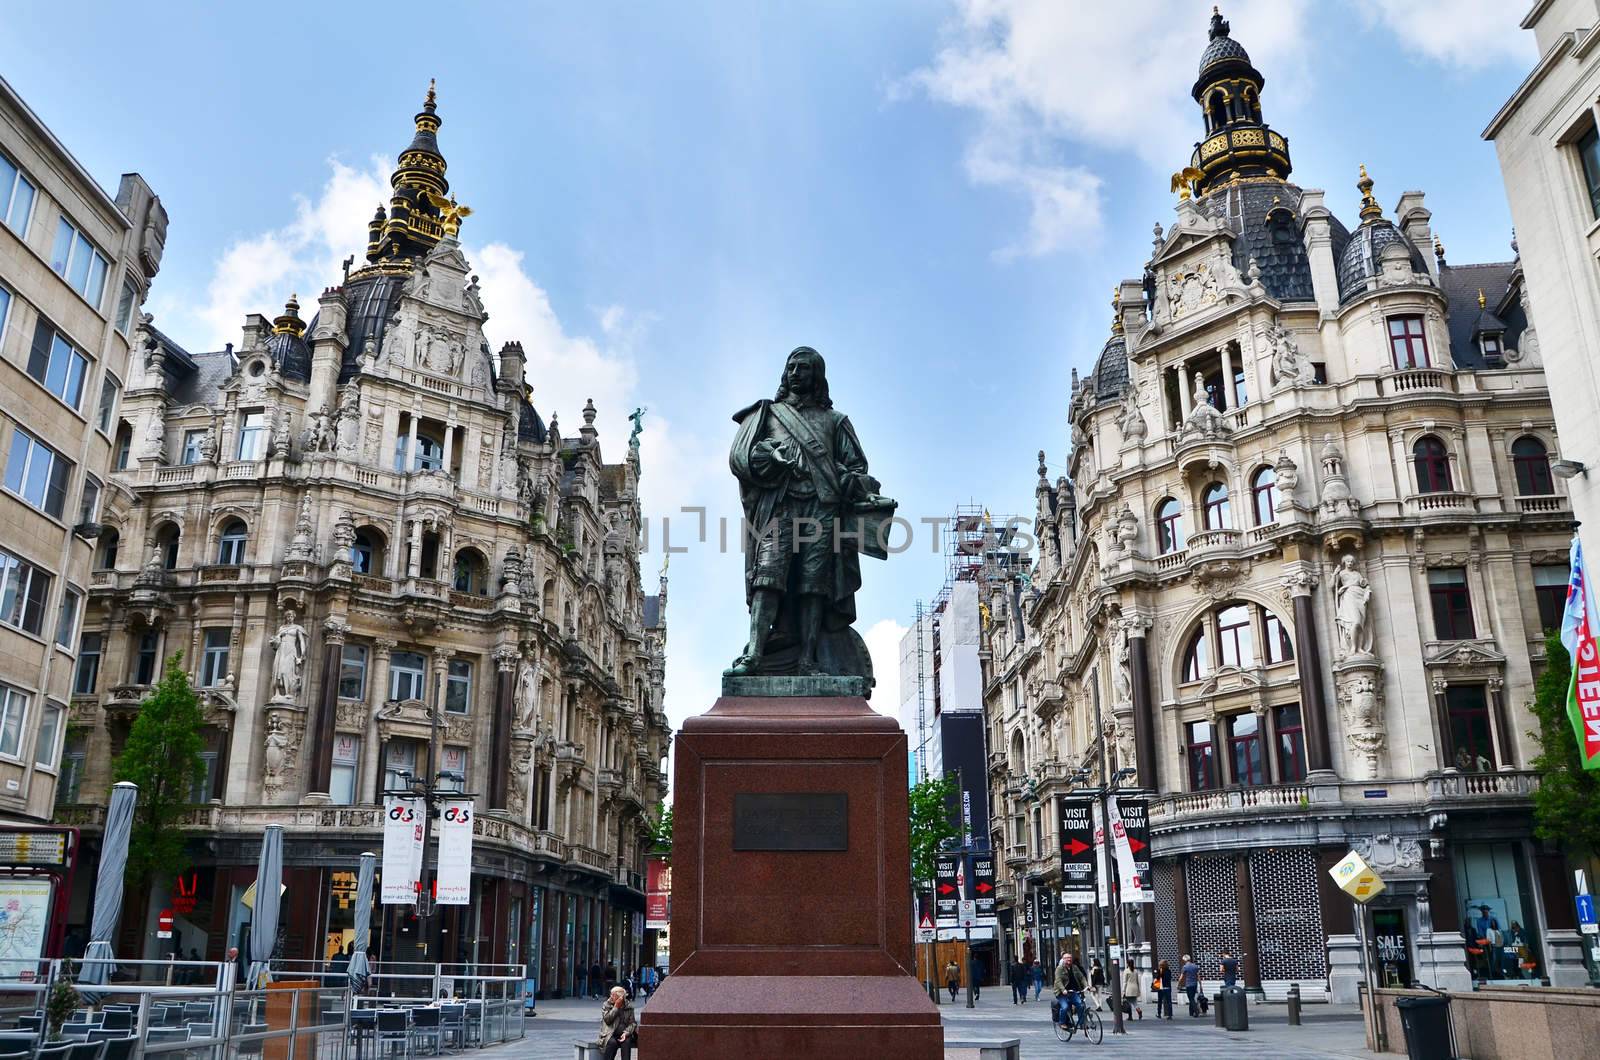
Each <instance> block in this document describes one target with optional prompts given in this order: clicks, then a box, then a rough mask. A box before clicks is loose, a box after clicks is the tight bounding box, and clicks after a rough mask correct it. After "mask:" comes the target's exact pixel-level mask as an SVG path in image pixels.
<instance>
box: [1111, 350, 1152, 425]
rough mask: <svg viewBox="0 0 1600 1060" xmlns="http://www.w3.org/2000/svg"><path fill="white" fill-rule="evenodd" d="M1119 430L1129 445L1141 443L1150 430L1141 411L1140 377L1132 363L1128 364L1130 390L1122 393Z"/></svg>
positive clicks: (1118, 417)
mask: <svg viewBox="0 0 1600 1060" xmlns="http://www.w3.org/2000/svg"><path fill="white" fill-rule="evenodd" d="M1117 430H1119V431H1121V432H1122V440H1123V442H1125V443H1127V444H1129V445H1139V444H1141V443H1142V442H1143V441H1144V439H1145V435H1146V434H1148V433H1149V430H1150V428H1149V427H1148V426H1147V425H1146V424H1145V422H1144V413H1143V412H1140V411H1139V379H1138V376H1137V375H1135V374H1134V369H1133V366H1132V365H1129V366H1128V390H1127V392H1126V393H1125V394H1123V395H1122V411H1121V412H1120V413H1119V414H1118V415H1117Z"/></svg>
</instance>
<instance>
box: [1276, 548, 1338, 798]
mask: <svg viewBox="0 0 1600 1060" xmlns="http://www.w3.org/2000/svg"><path fill="white" fill-rule="evenodd" d="M1283 581H1284V587H1285V588H1286V589H1288V590H1289V592H1290V593H1291V594H1292V595H1293V596H1294V657H1295V666H1296V668H1297V669H1298V670H1299V672H1300V714H1301V719H1302V724H1303V725H1304V727H1305V737H1306V771H1307V772H1308V773H1318V772H1323V773H1331V772H1332V771H1333V755H1332V753H1331V751H1330V750H1329V745H1328V697H1327V695H1326V693H1325V692H1324V691H1323V686H1322V647H1321V645H1320V644H1319V643H1318V641H1317V612H1316V609H1315V608H1314V607H1313V606H1312V603H1311V585H1312V576H1311V572H1310V571H1309V570H1307V569H1306V568H1305V567H1297V568H1296V569H1294V570H1291V571H1290V572H1289V573H1288V574H1286V575H1284V579H1283Z"/></svg>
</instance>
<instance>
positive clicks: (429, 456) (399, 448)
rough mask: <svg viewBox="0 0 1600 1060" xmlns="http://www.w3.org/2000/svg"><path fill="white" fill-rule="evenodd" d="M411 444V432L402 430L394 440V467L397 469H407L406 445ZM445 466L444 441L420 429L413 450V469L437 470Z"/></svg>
mask: <svg viewBox="0 0 1600 1060" xmlns="http://www.w3.org/2000/svg"><path fill="white" fill-rule="evenodd" d="M410 444H411V437H410V435H409V434H406V433H404V432H402V433H401V434H400V435H399V436H398V437H397V438H395V440H394V467H395V470H396V471H405V470H407V468H406V446H408V445H410ZM443 466H444V442H443V441H441V440H440V439H438V438H435V437H434V436H433V435H431V434H426V433H424V432H423V431H421V430H419V431H418V432H417V447H416V448H415V449H414V450H412V452H411V467H410V469H409V470H412V471H437V470H438V469H439V468H441V467H443Z"/></svg>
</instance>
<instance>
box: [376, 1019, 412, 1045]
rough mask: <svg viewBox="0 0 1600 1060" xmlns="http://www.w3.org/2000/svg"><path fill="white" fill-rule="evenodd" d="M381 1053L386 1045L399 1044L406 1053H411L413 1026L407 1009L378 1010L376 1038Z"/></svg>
mask: <svg viewBox="0 0 1600 1060" xmlns="http://www.w3.org/2000/svg"><path fill="white" fill-rule="evenodd" d="M375 1044H376V1046H377V1049H378V1052H379V1054H380V1055H382V1053H383V1048H384V1046H386V1045H389V1046H394V1045H398V1046H399V1047H400V1049H401V1051H402V1052H403V1053H404V1054H405V1055H406V1056H410V1055H411V1026H410V1021H409V1020H408V1019H407V1017H406V1011H405V1009H399V1008H381V1009H379V1010H378V1033H377V1037H376V1039H375Z"/></svg>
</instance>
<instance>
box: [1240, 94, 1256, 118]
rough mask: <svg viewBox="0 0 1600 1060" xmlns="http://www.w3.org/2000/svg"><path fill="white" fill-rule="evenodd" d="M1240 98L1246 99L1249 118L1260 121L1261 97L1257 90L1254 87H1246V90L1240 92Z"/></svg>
mask: <svg viewBox="0 0 1600 1060" xmlns="http://www.w3.org/2000/svg"><path fill="white" fill-rule="evenodd" d="M1240 99H1242V100H1243V101H1244V109H1245V111H1246V114H1247V116H1248V117H1249V119H1250V120H1251V121H1256V122H1258V121H1260V120H1261V97H1260V96H1258V95H1256V90H1255V89H1253V88H1246V89H1245V90H1244V92H1242V93H1241V94H1240Z"/></svg>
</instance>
